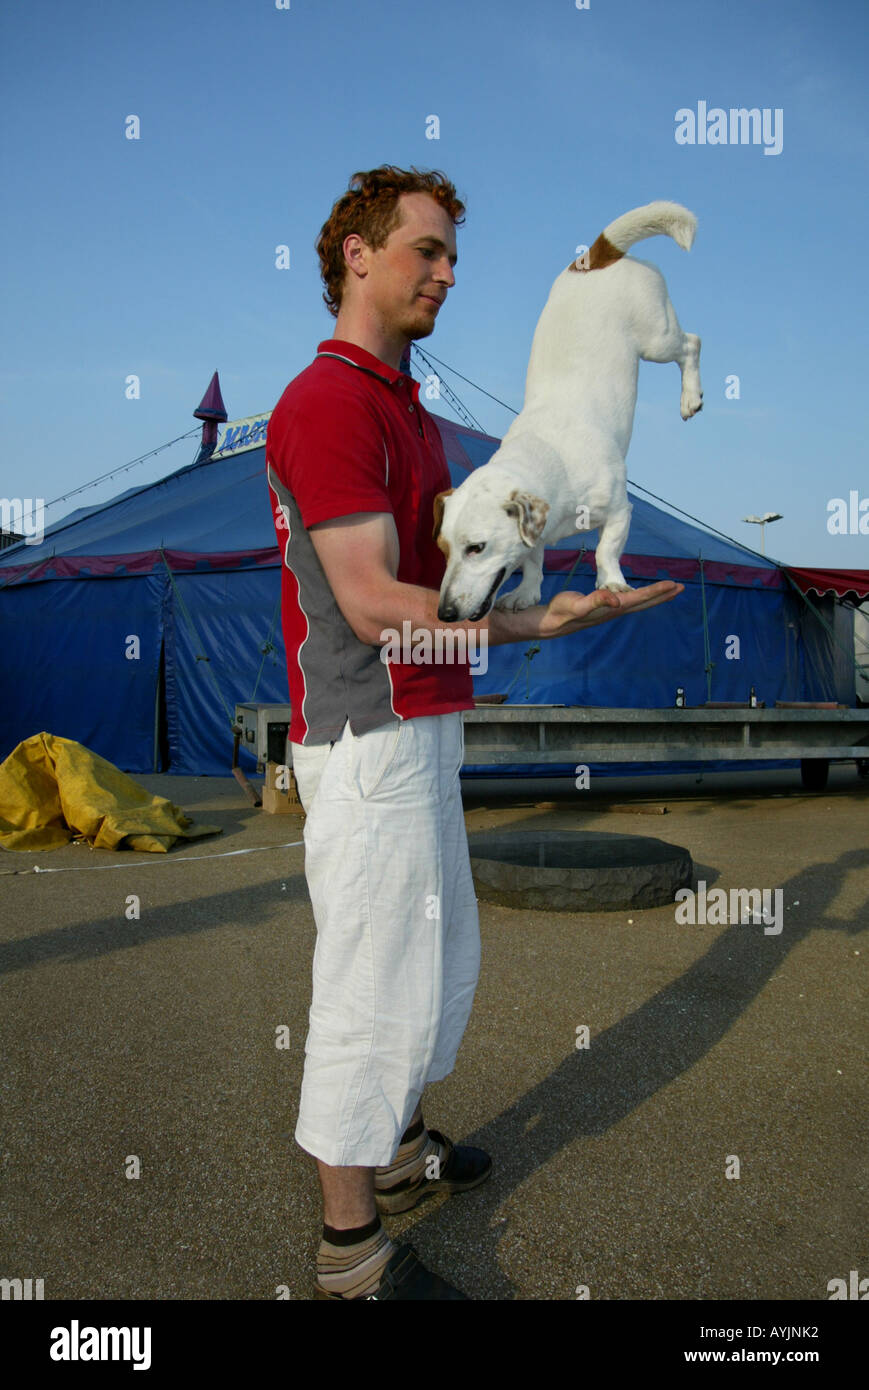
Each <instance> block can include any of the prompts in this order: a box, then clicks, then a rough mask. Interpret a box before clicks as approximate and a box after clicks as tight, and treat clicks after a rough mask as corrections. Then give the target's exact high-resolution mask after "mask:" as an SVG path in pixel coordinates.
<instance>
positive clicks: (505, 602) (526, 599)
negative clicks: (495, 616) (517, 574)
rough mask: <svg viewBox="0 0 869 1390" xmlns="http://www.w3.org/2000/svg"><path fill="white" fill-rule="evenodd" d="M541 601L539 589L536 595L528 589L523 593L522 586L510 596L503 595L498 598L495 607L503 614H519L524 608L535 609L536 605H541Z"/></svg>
mask: <svg viewBox="0 0 869 1390" xmlns="http://www.w3.org/2000/svg"><path fill="white" fill-rule="evenodd" d="M539 601H540V590H539V589H538V590H537V592H536V594H535V593H531V592H529V590H527V589H526V590H524V592H523V590H522V586H521V585H520V586H519V587H518V588H517V589H513V590H512V591H511V592H510V593H509V594H502V595H501V597H500V598H496V599H495V607H496V608H499V609H500V610H501V612H502V613H518V612H520V611H521V610H522V609H523V608H533V607H534V605H535V603H539Z"/></svg>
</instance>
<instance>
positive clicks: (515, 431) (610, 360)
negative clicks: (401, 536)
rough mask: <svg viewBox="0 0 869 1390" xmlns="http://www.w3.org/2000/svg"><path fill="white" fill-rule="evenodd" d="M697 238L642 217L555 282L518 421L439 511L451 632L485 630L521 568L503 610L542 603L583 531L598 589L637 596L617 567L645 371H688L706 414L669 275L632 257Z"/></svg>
mask: <svg viewBox="0 0 869 1390" xmlns="http://www.w3.org/2000/svg"><path fill="white" fill-rule="evenodd" d="M696 228H697V219H696V217H695V216H694V214H693V213H691V212H689V211H688V209H687V208H683V207H680V205H679V204H678V203H666V202H656V203H649V204H647V205H646V206H645V207H641V208H635V209H634V211H633V212H627V213H625V215H624V217H618V218H616V220H615V222H611V223H610V224H609V226H608V227H606V228H605V230H604V231H603V232H602V233H601V235H600V236H599V237H598V239H597V241H596V242H595V243H594V245H593V246H592V247H591V248H590V250H589V251H588V252H586V254H585V255H584V256H582V257H580V258H579V259H578V260H577V261H573V262H571V264H570V265H569V266H568V267H567V269H566V270H563V271H562V272H561V274H560V275H559V277H558V279H557V280H556V281H555V284H554V285H553V286H552V289H551V290H550V293H549V299H548V300H547V302H546V306H545V308H544V310H543V313H542V314H541V315H540V319H539V322H538V324H537V329H536V331H535V334H534V341H533V343H532V346H531V357H530V359H529V363H528V375H527V378H526V382H525V404H524V407H523V409H522V412H521V414H519V415H518V416H517V418H516V419H515V420H514V422H513V424H512V425H511V426H510V428H509V430H508V431H507V433H506V434H505V436H504V438H503V440H502V442H501V447H500V448H499V449H498V451H497V453H496V454H495V455H494V456H493V457H492V458H491V459H490V460H489V462H488V463H487V464H484V465H483V466H482V467H481V468H477V469H475V471H474V472H473V473H472V474H471V475H470V477H469V478H467V479H466V480H465V481H464V482H463V483H462V485H461V486H460V487H459V488H451V489H450V490H449V491H448V492H441V493H439V494H438V496H437V497H436V498H435V506H434V514H435V528H434V536H435V538H436V539H437V543H438V545H439V546H440V548H441V550H442V551H443V552H444V554H445V555H446V557H447V568H446V572H445V574H444V578H443V582H442V584H441V590H440V602H439V605H438V617H439V618H440V619H441V620H442V621H443V622H459V621H462V620H464V619H470V620H471V621H477V620H478V619H479V618H482V617H483V616H484V615H485V614H486V613H488V612H489V609H490V608H491V607H492V602H493V600H494V599H495V595H496V594H497V592H498V590H499V589H500V587H501V585H502V584H503V583H504V581H505V580H506V579H507V578H509V576H510V575H511V574H513V573H514V571H515V570H517V569H519V568H520V567H521V569H522V581H521V583H520V584H519V585H518V587H517V588H516V589H514V590H513V591H512V593H509V594H505V595H504V596H503V597H502V598H500V599H498V601H497V604H496V606H497V607H498V608H506V609H510V610H515V609H519V608H528V607H530V606H531V605H532V604H534V603H537V602H538V601H539V599H540V589H541V583H542V579H543V551H544V548H545V546H547V545H554V544H555V542H556V541H559V540H561V539H562V538H563V537H564V536H568V535H570V534H571V532H576V531H592V530H595V529H597V528H600V537H599V541H598V546H597V552H596V561H597V587H598V588H599V589H611V590H612V591H613V592H615V593H619V592H624V591H625V590H627V589H629V587H630V586H629V585H628V584H626V583H625V580H624V576H623V575H622V572H621V569H620V568H619V560H620V558H621V555H622V552H623V550H624V547H625V541H626V540H627V535H628V528H629V526H630V520H631V504H630V503H629V501H628V494H627V475H626V470H625V455H626V454H627V451H628V445H629V444H630V441H631V432H632V430H633V425H634V407H635V405H636V401H637V372H638V363H639V361H640V359H641V358H642V359H643V360H644V361H646V362H678V363H679V366H680V368H681V371H682V399H681V403H680V404H681V414H682V419H683V420H688V419H690V417H691V416H692V415H696V413H697V411H698V410H700V409H701V407H702V403H703V392H702V390H701V387H700V339H699V338H698V337H697V335H696V334H694V333H683V332H682V329H681V328H680V327H679V321H678V319H677V318H676V314H675V311H674V309H673V306H672V304H671V303H670V299H669V295H668V294H667V286H666V284H665V282H664V277H663V276H662V274H661V272H660V271H659V270H658V269H657V268H656V267H655V266H653V265H650V264H649V262H648V261H640V260H635V259H634V258H633V257H631V256H626V255H625V254H624V253H625V251H626V250H627V249H628V247H629V246H633V244H634V242H636V241H642V240H643V239H644V238H645V237H650V236H657V235H659V234H666V235H667V236H671V237H672V238H673V239H674V241H676V242H677V243H678V244H679V246H681V247H682V248H683V249H684V250H686V251H688V250H690V249H691V245H692V243H693V241H694V233H695V231H696Z"/></svg>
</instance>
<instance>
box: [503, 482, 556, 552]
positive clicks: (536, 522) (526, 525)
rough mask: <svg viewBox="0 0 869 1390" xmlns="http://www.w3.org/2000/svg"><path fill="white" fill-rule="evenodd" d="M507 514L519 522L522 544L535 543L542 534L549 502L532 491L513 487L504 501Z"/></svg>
mask: <svg viewBox="0 0 869 1390" xmlns="http://www.w3.org/2000/svg"><path fill="white" fill-rule="evenodd" d="M504 511H505V512H506V513H507V515H508V516H515V517H516V518H517V520H518V522H519V535H520V537H521V539H522V543H523V544H524V545H531V546H533V545H536V544H537V542H538V541H539V540H540V537H541V536H542V535H543V528H544V526H545V525H546V517H547V515H548V513H549V503H548V502H546V501H545V500H544V499H543V498H542V497H535V496H534V494H533V493H532V492H520V491H519V489H518V488H514V489H513V491H512V492H511V493H510V500H509V501H508V502H505V503H504Z"/></svg>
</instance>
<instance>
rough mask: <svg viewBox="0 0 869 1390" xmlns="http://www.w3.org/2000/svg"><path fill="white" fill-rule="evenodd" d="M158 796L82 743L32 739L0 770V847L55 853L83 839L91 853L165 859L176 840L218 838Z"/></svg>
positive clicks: (45, 737) (210, 828) (212, 830)
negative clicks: (101, 851) (148, 852)
mask: <svg viewBox="0 0 869 1390" xmlns="http://www.w3.org/2000/svg"><path fill="white" fill-rule="evenodd" d="M220 833H221V827H220V826H219V825H197V826H195V827H194V826H193V821H192V819H191V818H190V817H189V816H185V814H184V812H183V811H182V810H181V808H180V806H174V805H173V804H172V802H171V801H167V800H166V798H165V796H152V795H151V793H150V792H149V791H146V790H145V788H144V787H140V786H139V783H138V782H134V781H133V779H132V777H128V776H127V774H126V773H125V772H121V770H120V768H117V767H115V765H114V763H110V762H107V761H106V759H105V758H101V757H99V755H98V754H97V753H92V752H91V750H90V749H89V748H85V746H84V744H83V743H76V742H75V740H74V739H71V738H59V737H57V735H55V734H46V733H42V734H34V735H33V737H32V738H26V739H25V740H24V742H23V743H19V745H18V747H17V748H14V749H13V750H12V752H11V753H10V754H9V757H8V758H7V759H6V761H5V762H3V763H0V847H2V848H3V849H23V850H37V849H57V848H58V847H59V846H60V845H66V844H69V842H70V840H87V842H88V844H90V845H93V847H94V848H95V849H132V850H137V851H138V850H151V851H154V852H155V853H158V854H165V852H166V850H168V849H170V848H171V847H172V845H174V843H175V841H176V840H178V839H185V840H192V839H194V838H195V837H197V836H199V835H219V834H220Z"/></svg>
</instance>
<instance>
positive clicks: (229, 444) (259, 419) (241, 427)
mask: <svg viewBox="0 0 869 1390" xmlns="http://www.w3.org/2000/svg"><path fill="white" fill-rule="evenodd" d="M271 413H272V412H271V411H270V410H266V411H265V412H264V413H263V414H262V415H248V416H247V418H246V419H244V420H229V421H227V423H226V425H225V426H224V427H223V435H222V436H221V437H219V442H218V445H217V448H216V449H215V451H214V453H213V455H212V458H218V457H219V458H228V456H229V455H230V454H241V453H243V452H244V450H245V449H261V448H262V446H263V444H265V442H266V430H267V428H268V423H269V416H270V415H271Z"/></svg>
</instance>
